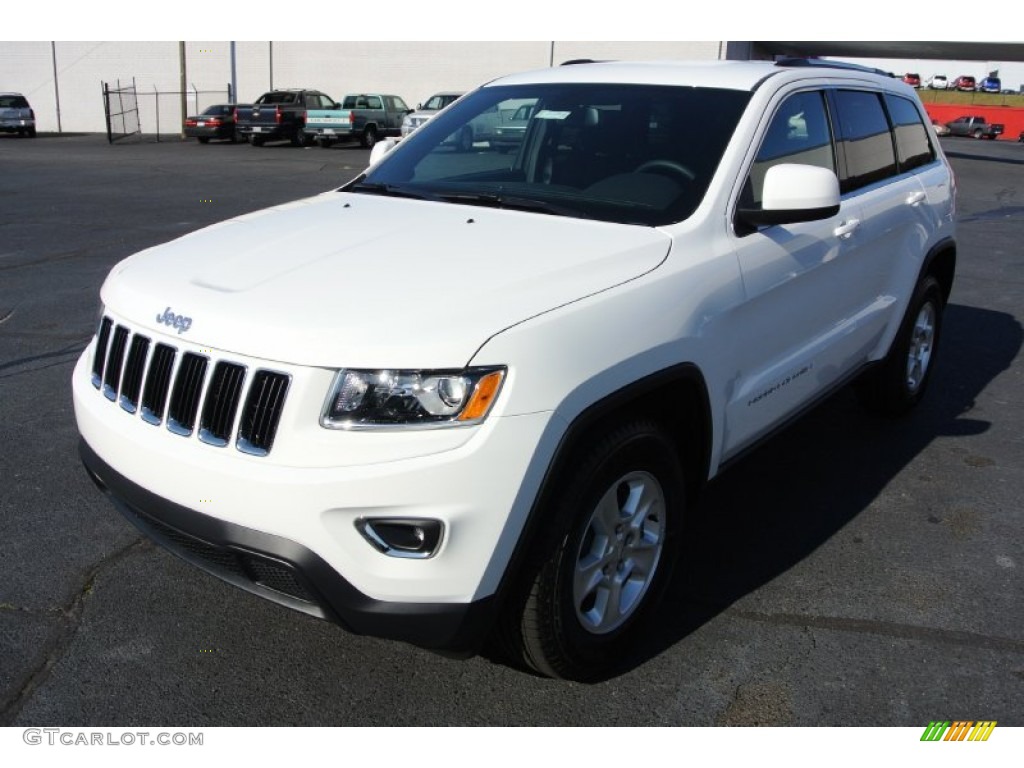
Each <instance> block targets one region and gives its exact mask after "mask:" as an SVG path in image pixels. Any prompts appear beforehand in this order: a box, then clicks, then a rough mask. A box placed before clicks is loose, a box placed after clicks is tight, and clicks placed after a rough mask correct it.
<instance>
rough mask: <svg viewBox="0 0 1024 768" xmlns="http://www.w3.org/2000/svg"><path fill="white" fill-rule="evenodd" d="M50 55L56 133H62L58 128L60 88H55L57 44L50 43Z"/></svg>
mask: <svg viewBox="0 0 1024 768" xmlns="http://www.w3.org/2000/svg"><path fill="white" fill-rule="evenodd" d="M50 54H51V55H52V56H53V97H54V99H55V100H56V102H57V133H64V131H63V130H62V129H61V127H60V88H59V87H58V86H57V43H55V42H53V41H51V42H50Z"/></svg>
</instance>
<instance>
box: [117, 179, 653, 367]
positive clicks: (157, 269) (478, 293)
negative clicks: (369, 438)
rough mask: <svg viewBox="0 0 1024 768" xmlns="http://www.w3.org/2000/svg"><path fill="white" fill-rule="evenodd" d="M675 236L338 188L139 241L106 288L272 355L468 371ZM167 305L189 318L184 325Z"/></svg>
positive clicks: (138, 313) (217, 342) (248, 350)
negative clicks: (161, 240)
mask: <svg viewBox="0 0 1024 768" xmlns="http://www.w3.org/2000/svg"><path fill="white" fill-rule="evenodd" d="M669 246H670V240H669V238H668V237H667V236H666V235H665V234H664V233H662V232H659V231H658V230H655V229H651V228H647V227H641V226H630V225H624V224H612V223H604V222H596V221H587V220H581V219H574V218H567V217H558V216H549V215H545V214H537V213H527V212H521V211H510V210H500V209H492V208H481V207H474V206H466V205H453V204H445V203H438V202H430V201H420V200H409V199H398V198H390V197H380V196H374V195H365V194H350V193H343V192H328V193H325V194H323V195H318V196H316V197H313V198H308V199H306V200H300V201H297V202H294V203H289V204H287V205H283V206H278V207H276V208H270V209H267V210H264V211H259V212H256V213H252V214H247V215H245V216H241V217H239V218H236V219H231V220H228V221H225V222H222V223H220V224H215V225H213V226H211V227H207V228H205V229H202V230H198V231H197V232H193V233H191V234H189V235H186V236H184V237H181V238H179V239H177V240H174V241H172V242H170V243H167V244H165V245H160V246H157V247H154V248H150V249H148V250H145V251H142V252H140V253H137V254H135V255H134V256H131V257H129V258H128V259H125V260H124V261H123V262H121V263H120V264H118V265H117V266H116V267H114V269H113V270H112V271H111V273H110V275H109V277H108V278H107V281H106V283H105V284H104V286H103V290H102V299H103V302H104V304H105V305H106V306H107V307H109V308H110V309H111V310H112V311H113V312H114V313H116V314H118V315H120V316H122V317H124V318H125V319H126V320H127V321H129V322H131V323H133V324H135V325H138V326H142V327H144V328H147V329H150V330H151V331H153V332H154V333H157V334H164V335H167V334H170V335H172V336H177V337H178V338H181V339H182V340H183V341H188V342H192V343H195V344H201V345H204V346H209V347H213V348H217V349H220V350H223V351H228V352H234V353H237V354H244V355H251V356H253V357H259V358H263V359H267V360H276V361H280V362H285V363H293V364H298V365H313V366H324V367H340V366H348V367H353V368H355V367H366V368H377V367H394V368H397V367H403V368H423V367H427V368H446V367H452V368H457V367H461V366H463V365H465V364H466V363H467V362H468V361H469V360H470V359H471V358H472V356H473V355H474V353H475V352H476V351H477V349H479V347H480V346H481V345H482V344H483V343H484V342H485V341H486V340H487V339H488V338H490V337H491V336H493V335H495V334H497V333H500V332H501V331H502V330H504V329H506V328H509V327H510V326H512V325H515V324H517V323H520V322H522V321H523V320H526V319H528V318H530V317H533V316H536V315H539V314H541V313H543V312H547V311H550V310H551V309H554V308H556V307H559V306H561V305H564V304H567V303H569V302H573V301H576V300H578V299H580V298H583V297H585V296H588V295H591V294H594V293H597V292H599V291H602V290H606V289H608V288H610V287H612V286H615V285H617V284H620V283H623V282H625V281H628V280H630V279H633V278H635V277H637V276H639V275H642V274H644V273H645V272H648V271H650V270H652V269H654V268H655V267H657V266H658V265H659V264H660V263H661V262H662V261H663V260H664V259H665V257H666V255H667V254H668V251H669ZM168 312H169V313H170V314H171V315H178V316H181V317H182V318H190V320H191V322H190V323H185V322H179V323H178V326H177V328H174V327H172V326H173V323H171V324H168V323H166V322H162V319H163V318H165V316H166V315H167V314H168ZM178 331H181V332H180V335H179V334H178Z"/></svg>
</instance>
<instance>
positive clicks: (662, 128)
mask: <svg viewBox="0 0 1024 768" xmlns="http://www.w3.org/2000/svg"><path fill="white" fill-rule="evenodd" d="M749 98H750V94H749V93H747V92H745V91H730V90H723V89H711V88H691V87H677V86H651V85H621V84H608V85H605V84H592V83H586V84H556V85H550V84H545V85H516V86H495V87H488V88H481V89H480V90H478V91H476V92H474V93H472V94H470V95H469V96H466V97H464V98H463V99H462V101H460V102H459V103H458V104H456V105H454V106H452V108H451V109H449V110H447V111H445V112H443V113H441V114H440V115H439V116H438V117H436V118H434V119H433V120H431V121H430V122H428V123H427V124H426V125H424V126H423V127H422V128H421V129H419V130H418V131H417V132H416V133H415V134H413V135H412V136H410V137H409V138H408V139H406V140H405V141H404V142H403V143H402V144H400V145H399V146H398V147H397V148H396V149H394V150H393V151H392V153H391V154H390V155H388V156H387V157H386V158H385V159H384V160H383V161H382V162H381V163H380V164H379V165H378V166H377V167H376V168H374V169H373V170H372V171H371V172H370V173H369V175H368V176H367V177H366V178H365V179H360V180H359V182H358V183H356V184H354V185H351V186H350V187H348V188H347V189H348V191H352V192H366V193H370V194H394V195H398V196H404V197H422V198H428V199H433V200H441V201H448V202H458V203H464V204H471V205H489V206H494V207H508V208H517V209H523V210H532V211H538V212H543V213H551V214H554V215H568V216H577V217H580V218H592V219H599V220H603V221H614V222H621V223H628V224H644V225H649V226H660V225H663V224H669V223H672V222H677V221H682V220H683V219H685V218H687V217H688V216H690V214H692V213H693V211H694V210H695V209H696V207H697V206H698V205H699V204H700V201H701V199H702V198H703V196H704V193H705V191H706V190H707V187H708V184H710V182H711V178H712V176H713V175H714V173H715V169H716V168H717V167H718V162H719V160H720V159H721V156H722V153H723V151H724V150H725V147H726V145H727V144H728V142H729V139H730V138H731V137H732V134H733V131H734V129H735V127H736V123H737V122H738V120H739V117H740V115H741V114H742V112H743V109H744V107H745V106H746V104H747V102H748V101H749ZM510 128H512V129H513V130H509V129H510Z"/></svg>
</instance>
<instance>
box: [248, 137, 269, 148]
mask: <svg viewBox="0 0 1024 768" xmlns="http://www.w3.org/2000/svg"><path fill="white" fill-rule="evenodd" d="M264 141H265V139H264V138H263V137H262V136H256V135H254V136H253V137H252V139H251V141H250V143H251V144H252V145H253V146H254V147H262V146H263V142H264Z"/></svg>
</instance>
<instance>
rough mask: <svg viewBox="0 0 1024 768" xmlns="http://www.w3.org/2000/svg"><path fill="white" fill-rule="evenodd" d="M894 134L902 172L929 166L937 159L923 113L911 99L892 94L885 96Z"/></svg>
mask: <svg viewBox="0 0 1024 768" xmlns="http://www.w3.org/2000/svg"><path fill="white" fill-rule="evenodd" d="M885 103H886V106H887V107H888V108H889V117H890V118H891V119H892V125H893V132H894V133H895V134H896V156H897V159H898V160H899V164H900V170H901V171H910V170H913V169H914V168H919V167H921V166H922V165H928V163H930V162H932V160H934V159H935V149H934V148H933V147H932V143H931V138H930V133H931V131H930V130H929V129H928V127H927V126H926V125H925V124H924V120H923V119H922V117H921V113H920V112H918V110H917V107H915V106H914V104H913V103H912V102H911V101H910V100H909V99H904V98H901V97H899V96H893V95H892V94H886V96H885Z"/></svg>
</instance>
